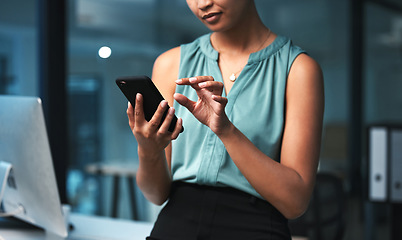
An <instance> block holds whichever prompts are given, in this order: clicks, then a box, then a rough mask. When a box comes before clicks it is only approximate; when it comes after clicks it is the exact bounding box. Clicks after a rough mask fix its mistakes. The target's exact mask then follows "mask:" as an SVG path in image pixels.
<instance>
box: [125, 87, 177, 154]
mask: <svg viewBox="0 0 402 240" xmlns="http://www.w3.org/2000/svg"><path fill="white" fill-rule="evenodd" d="M167 108H168V103H167V101H165V100H164V101H162V102H161V103H160V104H159V106H158V109H157V110H156V112H155V114H154V115H153V116H152V118H151V120H150V121H149V122H148V121H146V120H145V116H144V110H143V96H142V95H141V94H137V96H136V102H135V109H134V108H133V106H132V105H131V104H130V103H129V104H128V107H127V116H128V119H129V125H130V128H131V131H132V132H133V134H134V136H135V138H136V139H137V142H138V148H139V150H142V153H149V154H152V153H155V154H158V153H160V152H161V151H163V150H164V149H165V148H166V146H168V145H169V143H170V141H172V140H174V139H176V138H177V137H178V136H179V134H180V129H181V128H182V126H181V125H182V120H181V119H178V121H177V123H176V127H175V130H174V131H173V132H169V131H168V129H169V125H170V123H171V121H172V119H173V116H174V109H173V108H170V109H169V110H168V114H167V116H166V118H165V120H164V121H163V122H162V124H160V123H161V121H162V116H163V114H164V112H165V111H166V109H167ZM159 125H160V127H159Z"/></svg>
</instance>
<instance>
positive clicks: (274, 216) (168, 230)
mask: <svg viewBox="0 0 402 240" xmlns="http://www.w3.org/2000/svg"><path fill="white" fill-rule="evenodd" d="M226 239H228V240H237V239H239V240H284V239H286V240H290V239H291V237H290V232H289V228H288V221H287V219H286V218H285V217H284V216H283V215H282V214H281V213H280V212H279V211H278V210H276V209H275V208H274V207H273V206H272V205H271V204H269V203H268V202H266V201H264V200H262V199H259V198H256V197H254V196H252V195H249V194H247V193H244V192H242V191H239V190H236V189H233V188H228V187H224V188H222V187H210V186H201V185H197V184H189V183H183V182H175V183H173V186H172V191H171V194H170V198H169V201H168V202H167V204H166V205H165V207H164V208H163V209H162V210H161V212H160V214H159V216H158V219H157V221H156V222H155V225H154V228H153V230H152V232H151V236H149V237H148V238H147V240H226Z"/></svg>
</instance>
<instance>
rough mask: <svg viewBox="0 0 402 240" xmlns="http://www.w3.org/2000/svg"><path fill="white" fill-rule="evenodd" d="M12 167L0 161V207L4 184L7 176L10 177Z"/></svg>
mask: <svg viewBox="0 0 402 240" xmlns="http://www.w3.org/2000/svg"><path fill="white" fill-rule="evenodd" d="M11 169H12V165H11V164H10V163H8V162H4V161H0V205H1V202H2V201H3V195H4V191H5V189H6V184H7V180H8V176H9V175H10V172H11Z"/></svg>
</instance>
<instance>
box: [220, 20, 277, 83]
mask: <svg viewBox="0 0 402 240" xmlns="http://www.w3.org/2000/svg"><path fill="white" fill-rule="evenodd" d="M270 36H271V29H269V28H268V35H267V38H266V39H265V41H264V42H263V43H262V44H261V45H260V46H259V47H258V48H257V50H255V51H253V52H258V51H259V50H261V48H262V47H263V46H264V44H265V43H266V42H267V41H268V38H269V37H270ZM215 47H216V50H217V51H218V53H219V56H220V55H221V51H220V49H219V48H218V46H216V45H215ZM220 59H221V61H222V63H224V60H223V58H221V57H220ZM243 68H244V66H242V67H241V68H240V69H239V70H238V71H236V72H232V74H231V75H230V76H229V80H230V81H231V82H234V81H236V79H237V74H238V73H240V72H241V70H243Z"/></svg>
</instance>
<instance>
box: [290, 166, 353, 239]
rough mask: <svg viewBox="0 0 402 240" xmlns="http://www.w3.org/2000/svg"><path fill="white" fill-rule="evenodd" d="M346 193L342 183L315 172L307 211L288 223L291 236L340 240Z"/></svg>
mask: <svg viewBox="0 0 402 240" xmlns="http://www.w3.org/2000/svg"><path fill="white" fill-rule="evenodd" d="M345 195H346V194H345V192H344V189H343V184H342V180H341V179H340V178H339V177H338V176H336V175H334V174H331V173H323V172H319V173H317V179H316V185H315V187H314V191H313V195H312V198H311V200H310V203H309V207H308V209H307V211H306V212H305V213H304V214H303V215H302V216H301V217H299V218H298V219H295V220H291V221H289V227H290V230H291V233H292V235H293V236H302V237H308V239H309V240H341V239H342V238H343V235H344V231H345V220H344V212H345Z"/></svg>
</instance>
